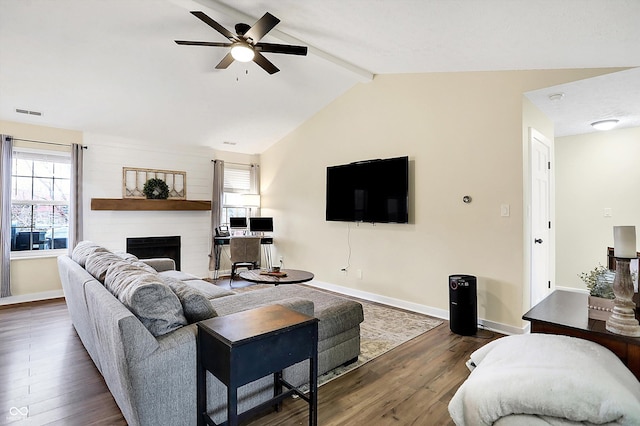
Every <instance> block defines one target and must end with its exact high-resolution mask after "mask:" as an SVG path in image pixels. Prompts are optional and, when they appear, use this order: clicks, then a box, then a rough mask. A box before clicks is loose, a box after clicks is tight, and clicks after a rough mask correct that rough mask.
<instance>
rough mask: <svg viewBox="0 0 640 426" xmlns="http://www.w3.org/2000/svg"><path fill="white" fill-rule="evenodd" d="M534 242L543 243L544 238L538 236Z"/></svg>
mask: <svg viewBox="0 0 640 426" xmlns="http://www.w3.org/2000/svg"><path fill="white" fill-rule="evenodd" d="M533 242H534V243H536V244H542V238H536V239H535V240H533Z"/></svg>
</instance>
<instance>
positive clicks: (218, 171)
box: [209, 160, 224, 271]
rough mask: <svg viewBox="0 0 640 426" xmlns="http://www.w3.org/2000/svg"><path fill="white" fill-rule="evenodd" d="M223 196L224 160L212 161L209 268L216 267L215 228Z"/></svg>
mask: <svg viewBox="0 0 640 426" xmlns="http://www.w3.org/2000/svg"><path fill="white" fill-rule="evenodd" d="M223 198H224V161H222V160H214V161H213V193H212V195H211V251H210V253H209V270H210V271H213V270H215V269H216V256H215V252H214V251H215V243H214V240H213V239H214V237H215V235H216V233H215V230H216V228H217V227H218V226H220V222H221V220H222V207H223Z"/></svg>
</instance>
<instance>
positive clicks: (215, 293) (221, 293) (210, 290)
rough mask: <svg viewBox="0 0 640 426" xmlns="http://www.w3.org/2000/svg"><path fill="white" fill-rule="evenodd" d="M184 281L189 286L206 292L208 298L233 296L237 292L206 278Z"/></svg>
mask: <svg viewBox="0 0 640 426" xmlns="http://www.w3.org/2000/svg"><path fill="white" fill-rule="evenodd" d="M183 282H184V283H185V284H186V285H188V286H189V287H191V288H195V289H196V290H198V291H201V292H202V293H204V294H205V295H206V296H207V299H217V298H219V297H225V296H233V295H234V294H235V293H234V292H233V291H231V290H227V289H224V288H222V287H219V286H217V285H215V284H212V283H208V282H206V281H204V280H188V281H183Z"/></svg>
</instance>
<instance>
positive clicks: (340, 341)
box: [58, 241, 364, 425]
mask: <svg viewBox="0 0 640 426" xmlns="http://www.w3.org/2000/svg"><path fill="white" fill-rule="evenodd" d="M58 267H59V273H60V278H61V281H62V286H63V290H64V295H65V298H66V302H67V306H68V309H69V314H70V316H71V320H72V322H73V325H74V327H75V329H76V331H77V333H78V335H79V337H80V339H81V340H82V343H83V344H84V346H85V348H86V349H87V352H88V353H89V355H90V356H91V359H92V360H93V362H94V363H95V365H96V367H97V368H98V370H100V372H101V373H102V375H103V377H104V379H105V382H106V383H107V386H108V387H109V390H110V391H111V393H112V395H113V397H114V399H115V401H116V403H117V404H118V406H119V407H120V409H121V410H122V413H123V415H124V417H125V419H126V420H127V422H128V424H129V425H160V424H164V425H194V424H196V335H197V333H196V328H197V327H196V324H195V323H196V322H197V321H199V320H202V319H206V318H209V317H212V316H216V315H217V316H222V315H228V314H231V313H235V312H239V311H243V310H247V309H252V308H256V307H259V306H264V305H268V304H279V305H283V306H286V307H289V308H291V309H294V310H296V311H299V312H302V313H304V314H307V315H311V316H315V317H317V318H319V319H320V322H319V330H318V341H319V342H318V364H319V366H318V367H319V368H318V370H319V374H322V373H324V372H326V371H329V370H331V369H333V368H335V367H337V366H339V365H342V364H344V363H348V362H350V361H352V360H355V359H356V358H357V356H358V354H359V353H360V323H361V322H362V321H363V319H364V318H363V312H362V306H361V305H360V304H359V303H357V302H354V301H352V300H348V299H345V298H341V297H339V296H335V295H333V294H329V293H326V292H322V291H318V290H314V289H311V288H308V287H305V286H298V285H283V286H277V287H270V288H266V289H261V290H255V291H248V292H242V293H237V294H236V293H235V292H232V291H229V290H225V289H222V288H220V287H218V286H216V285H214V284H211V283H208V282H206V281H203V280H200V279H198V278H197V277H194V276H192V275H190V274H186V273H184V272H181V271H176V270H175V264H174V262H173V261H172V260H171V259H148V260H143V261H139V260H138V259H137V258H135V257H134V256H132V255H129V254H126V253H112V252H110V251H109V250H107V249H105V248H104V247H100V246H99V245H97V244H94V243H91V242H88V241H83V242H81V243H79V244H78V246H77V247H76V248H75V249H74V251H73V254H72V256H71V257H69V256H66V255H64V256H60V257H59V258H58ZM307 375H308V368H307V367H306V366H305V365H304V363H301V364H298V365H295V366H292V367H290V368H288V369H286V370H285V371H284V376H285V379H287V380H288V381H290V382H292V383H294V384H296V385H299V384H302V383H304V382H305V381H306V380H307V379H308V377H307ZM207 392H208V397H207V400H208V401H207V403H208V407H207V411H208V412H209V415H210V416H211V417H212V418H213V419H214V421H215V422H216V423H221V422H223V421H224V420H225V419H226V388H225V386H224V385H223V384H222V383H220V382H219V381H218V380H217V379H216V378H214V377H213V376H212V375H210V374H208V375H207ZM238 395H239V396H238V398H239V401H238V411H239V412H240V413H241V412H243V411H246V410H248V409H250V408H252V407H254V406H256V405H258V404H259V403H261V402H263V401H265V400H267V399H269V398H270V397H271V396H272V395H273V377H272V376H267V377H264V378H262V379H259V380H257V381H255V382H253V383H249V384H247V385H245V386H243V387H242V388H240V390H239V393H238Z"/></svg>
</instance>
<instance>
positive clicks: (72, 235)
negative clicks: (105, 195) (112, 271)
mask: <svg viewBox="0 0 640 426" xmlns="http://www.w3.org/2000/svg"><path fill="white" fill-rule="evenodd" d="M83 149H84V147H83V146H82V145H79V144H76V143H74V144H72V145H71V202H70V203H69V216H70V217H69V236H68V237H69V240H68V242H67V244H68V247H69V256H71V254H72V253H73V248H74V247H75V246H76V244H78V243H79V242H80V241H82V238H83V232H82V229H83V222H82V174H83V172H82V170H83V164H84V162H83Z"/></svg>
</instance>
